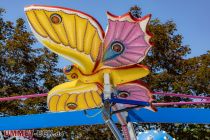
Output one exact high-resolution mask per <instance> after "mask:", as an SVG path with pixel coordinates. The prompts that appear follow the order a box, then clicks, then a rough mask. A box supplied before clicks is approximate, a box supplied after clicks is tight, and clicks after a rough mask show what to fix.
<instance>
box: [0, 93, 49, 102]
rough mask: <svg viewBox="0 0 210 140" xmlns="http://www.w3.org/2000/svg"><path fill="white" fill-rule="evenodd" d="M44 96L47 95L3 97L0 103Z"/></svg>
mask: <svg viewBox="0 0 210 140" xmlns="http://www.w3.org/2000/svg"><path fill="white" fill-rule="evenodd" d="M45 96H47V93H41V94H29V95H21V96H13V97H3V98H0V102H3V101H12V100H20V99H28V98H37V97H45Z"/></svg>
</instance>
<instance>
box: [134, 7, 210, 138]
mask: <svg viewBox="0 0 210 140" xmlns="http://www.w3.org/2000/svg"><path fill="white" fill-rule="evenodd" d="M131 9H137V10H139V9H141V8H138V7H137V8H136V6H134V8H131ZM131 13H132V12H131ZM134 13H139V14H141V12H139V11H136V12H134ZM139 17H140V16H139ZM149 30H150V31H151V33H152V34H153V35H154V36H153V38H152V40H151V41H152V42H153V44H154V45H153V47H152V49H151V50H150V51H149V53H148V56H147V57H146V58H145V59H144V61H143V62H142V63H143V64H144V65H146V66H149V67H150V70H151V73H150V74H149V75H148V76H147V77H145V78H144V81H146V82H147V83H148V84H149V85H150V88H151V89H152V90H153V91H164V92H174V93H186V94H194V95H207V94H208V93H209V89H210V88H209V79H210V76H209V73H210V69H209V65H210V55H209V51H208V52H207V54H204V55H201V56H198V57H194V58H189V59H184V57H185V56H186V55H187V54H189V53H190V48H189V46H188V45H183V42H182V39H183V37H182V35H181V34H178V33H177V28H176V24H175V23H174V22H173V21H167V22H165V23H162V22H161V21H160V20H159V19H157V18H156V19H153V20H151V21H150V24H149ZM180 100H183V99H180V98H174V97H173V98H171V97H163V98H157V101H158V102H172V101H180ZM185 107H187V106H185ZM190 107H192V106H190ZM205 107H207V105H206V106H205ZM189 119H190V118H189ZM140 125H143V127H146V128H147V129H148V128H149V127H150V126H156V128H159V129H163V130H165V131H167V132H169V133H170V134H171V135H172V136H173V137H175V138H176V139H190V140H192V139H208V138H210V136H209V135H207V134H209V132H208V128H209V126H207V125H187V124H140Z"/></svg>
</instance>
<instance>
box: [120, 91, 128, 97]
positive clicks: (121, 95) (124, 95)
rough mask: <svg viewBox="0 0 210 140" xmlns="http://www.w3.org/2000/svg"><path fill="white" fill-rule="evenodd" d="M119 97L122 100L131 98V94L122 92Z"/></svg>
mask: <svg viewBox="0 0 210 140" xmlns="http://www.w3.org/2000/svg"><path fill="white" fill-rule="evenodd" d="M118 96H119V97H121V98H127V97H128V96H130V93H128V92H126V91H121V92H119V93H118Z"/></svg>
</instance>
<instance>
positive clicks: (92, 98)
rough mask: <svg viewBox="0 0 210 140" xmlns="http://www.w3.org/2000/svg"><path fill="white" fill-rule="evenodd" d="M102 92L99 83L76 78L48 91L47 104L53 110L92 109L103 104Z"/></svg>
mask: <svg viewBox="0 0 210 140" xmlns="http://www.w3.org/2000/svg"><path fill="white" fill-rule="evenodd" d="M101 94H102V89H101V87H100V86H99V85H98V84H96V83H90V84H84V83H82V82H80V81H79V80H74V81H71V82H66V83H63V84H60V85H58V86H56V87H54V88H53V89H52V90H51V91H50V92H49V93H48V97H47V104H48V108H49V110H50V111H52V112H60V111H75V110H85V109H91V108H96V107H101V106H102V99H101Z"/></svg>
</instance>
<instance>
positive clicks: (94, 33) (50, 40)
mask: <svg viewBox="0 0 210 140" xmlns="http://www.w3.org/2000/svg"><path fill="white" fill-rule="evenodd" d="M52 14H58V15H60V16H61V18H62V21H61V23H59V24H54V23H53V22H52V21H51V19H50V16H51V15H52ZM26 15H27V18H28V21H29V24H30V25H31V27H32V28H33V31H34V33H35V35H36V36H37V38H38V40H39V41H40V42H41V43H42V44H43V45H44V46H46V47H47V48H49V49H50V50H51V51H53V52H54V53H57V54H58V55H60V56H63V57H65V58H66V59H68V60H70V61H72V62H73V63H76V64H78V66H79V68H80V69H81V71H82V72H83V73H85V74H91V73H92V71H93V69H94V66H95V61H96V59H97V57H98V54H99V50H100V49H102V46H101V44H102V39H101V38H100V36H99V33H100V34H101V31H100V29H98V28H96V27H95V26H94V25H92V24H91V22H90V20H92V19H90V18H84V17H81V16H80V15H78V14H75V13H72V14H67V13H65V12H63V11H47V10H43V9H33V10H28V11H26ZM81 15H82V14H81Z"/></svg>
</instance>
